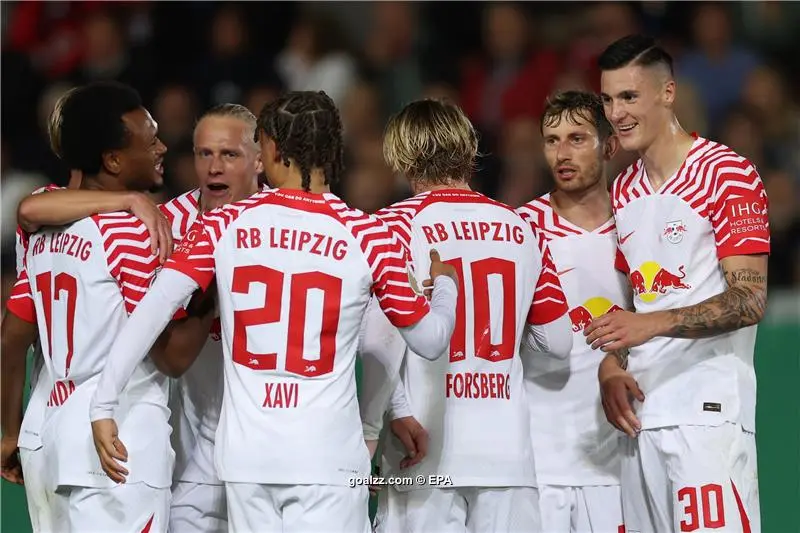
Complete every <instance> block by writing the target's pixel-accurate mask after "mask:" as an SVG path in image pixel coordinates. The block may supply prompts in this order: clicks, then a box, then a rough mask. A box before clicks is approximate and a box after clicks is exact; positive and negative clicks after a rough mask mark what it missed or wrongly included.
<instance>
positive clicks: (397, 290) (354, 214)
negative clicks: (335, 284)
mask: <svg viewBox="0 0 800 533" xmlns="http://www.w3.org/2000/svg"><path fill="white" fill-rule="evenodd" d="M265 205H279V206H282V207H287V208H291V209H296V210H298V211H302V212H311V213H315V214H322V215H326V216H329V217H331V219H333V220H336V221H337V222H339V223H340V224H342V225H344V226H345V227H346V228H347V229H348V230H349V232H350V233H351V234H352V236H353V237H354V238H355V240H356V241H357V242H358V244H359V245H360V248H361V251H362V253H363V254H364V256H365V259H366V261H367V264H368V265H369V268H370V272H371V274H372V279H373V291H374V293H375V295H376V296H377V297H378V301H379V303H380V305H381V308H382V309H383V311H384V312H385V313H386V315H387V317H388V318H389V320H390V321H391V322H392V323H393V324H394V325H395V326H396V327H407V326H410V325H413V324H415V323H416V322H418V321H419V320H420V319H421V318H422V317H423V316H424V315H425V314H426V313H427V312H428V311H429V307H428V303H427V301H426V300H425V298H424V297H422V296H420V295H417V294H416V293H415V292H414V291H413V289H412V288H411V284H410V283H409V279H408V270H407V266H408V258H409V253H408V248H407V247H406V246H404V245H403V243H402V240H401V239H400V238H398V236H397V235H395V234H394V233H392V231H391V230H390V229H389V227H388V226H387V225H386V224H385V223H383V222H382V221H380V220H379V219H378V218H376V217H374V216H370V215H367V214H365V213H363V212H361V211H358V210H356V209H352V208H350V207H348V206H347V205H346V204H345V203H344V202H342V201H341V200H340V199H339V198H337V197H336V196H335V195H333V194H325V195H311V194H306V193H302V192H294V191H292V192H290V191H278V190H270V191H262V192H259V193H256V194H255V195H253V196H251V197H250V198H248V199H246V200H243V201H241V202H237V203H235V204H231V205H229V206H226V207H223V208H221V209H216V210H214V211H211V212H210V213H207V214H205V215H204V216H203V219H202V222H203V225H202V227H200V226H199V225H196V226H195V227H193V228H192V229H191V230H190V231H189V233H188V234H187V236H186V238H185V239H184V243H183V244H182V245H181V246H180V247H179V248H178V249H177V250H176V252H175V253H174V254H173V256H172V257H171V258H170V260H169V261H168V262H167V264H166V265H165V267H166V268H172V269H174V270H178V271H179V272H183V273H184V274H186V275H187V276H189V277H191V278H192V279H194V280H195V281H196V282H197V283H198V285H200V287H202V288H203V289H205V288H206V287H208V285H209V284H210V283H211V280H212V279H213V277H214V271H215V258H214V253H215V250H216V245H217V243H218V242H219V240H220V239H221V238H222V236H223V235H224V234H225V232H226V231H227V230H228V228H229V227H230V225H231V224H232V223H233V222H234V221H235V220H236V219H237V218H238V217H239V216H241V214H242V213H243V212H244V211H246V210H248V209H253V208H256V207H260V206H265Z"/></svg>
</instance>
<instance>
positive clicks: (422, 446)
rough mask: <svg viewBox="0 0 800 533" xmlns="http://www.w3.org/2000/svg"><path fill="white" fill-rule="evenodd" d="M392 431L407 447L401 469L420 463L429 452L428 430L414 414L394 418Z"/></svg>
mask: <svg viewBox="0 0 800 533" xmlns="http://www.w3.org/2000/svg"><path fill="white" fill-rule="evenodd" d="M390 426H391V428H392V433H394V436H395V437H397V438H398V439H400V442H401V443H403V447H404V448H405V449H406V453H407V454H408V455H406V456H405V457H404V458H403V459H402V460H401V461H400V469H401V470H403V469H405V468H410V467H412V466H414V465H417V464H419V463H420V462H421V461H422V460H423V459H425V456H426V455H427V454H428V432H427V431H426V430H425V428H424V427H422V424H420V423H419V422H417V419H416V418H414V417H413V416H404V417H401V418H396V419H395V420H392V423H391V425H390Z"/></svg>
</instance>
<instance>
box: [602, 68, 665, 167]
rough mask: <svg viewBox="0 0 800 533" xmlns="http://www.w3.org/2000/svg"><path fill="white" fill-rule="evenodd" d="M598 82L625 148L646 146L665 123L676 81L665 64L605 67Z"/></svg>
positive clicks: (638, 148) (640, 150)
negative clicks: (668, 72)
mask: <svg viewBox="0 0 800 533" xmlns="http://www.w3.org/2000/svg"><path fill="white" fill-rule="evenodd" d="M600 84H601V88H602V92H601V96H602V99H603V108H604V109H605V113H606V117H608V120H609V121H610V122H611V124H612V125H613V126H614V131H615V132H616V134H617V136H618V138H619V143H620V145H621V146H622V148H623V149H624V150H627V151H637V152H642V151H644V150H646V149H647V148H648V147H649V146H650V145H651V144H653V141H654V140H655V138H656V137H657V136H658V135H659V134H660V133H661V132H662V131H664V130H665V129H666V128H667V127H668V125H669V123H670V119H671V116H672V102H673V101H674V99H675V82H674V81H673V80H672V79H671V78H670V76H669V75H668V74H667V72H666V69H665V68H662V67H661V66H659V65H654V66H649V67H641V66H638V65H629V66H625V67H622V68H619V69H616V70H607V71H603V73H602V76H601V81H600Z"/></svg>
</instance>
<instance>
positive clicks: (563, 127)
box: [542, 110, 613, 192]
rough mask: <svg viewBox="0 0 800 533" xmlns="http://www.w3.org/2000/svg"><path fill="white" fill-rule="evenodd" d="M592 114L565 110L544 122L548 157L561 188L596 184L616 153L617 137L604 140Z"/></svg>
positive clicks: (576, 189) (570, 189) (568, 189)
mask: <svg viewBox="0 0 800 533" xmlns="http://www.w3.org/2000/svg"><path fill="white" fill-rule="evenodd" d="M588 116H589V111H588V110H587V111H585V112H581V110H577V111H573V112H570V111H564V112H563V113H562V114H561V115H559V116H555V117H552V118H551V120H548V121H547V123H545V124H543V125H542V136H543V138H544V155H545V159H547V164H548V166H549V167H550V170H551V172H552V173H553V179H554V180H555V184H556V189H558V190H559V191H565V192H580V191H584V190H587V189H589V188H591V187H594V186H596V185H597V183H598V182H599V181H600V179H601V178H602V177H603V164H604V162H605V160H606V159H609V158H610V157H611V155H613V144H612V143H613V138H612V139H609V140H606V141H605V142H604V141H602V140H601V139H600V136H599V134H598V132H597V128H596V127H595V126H594V124H592V122H591V120H589V118H588Z"/></svg>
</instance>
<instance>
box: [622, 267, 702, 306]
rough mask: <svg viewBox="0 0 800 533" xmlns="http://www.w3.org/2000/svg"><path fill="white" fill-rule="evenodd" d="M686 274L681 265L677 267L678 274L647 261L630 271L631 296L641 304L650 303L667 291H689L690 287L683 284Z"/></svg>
mask: <svg viewBox="0 0 800 533" xmlns="http://www.w3.org/2000/svg"><path fill="white" fill-rule="evenodd" d="M685 277H686V272H684V270H683V265H681V266H679V267H678V273H677V274H675V273H674V272H670V271H669V270H667V269H666V268H664V267H662V266H661V265H659V264H658V263H656V262H655V261H647V262H645V263H642V265H641V266H640V267H639V268H638V269H635V270H632V271H631V274H630V280H631V286H632V287H633V294H635V295H636V297H637V298H639V299H640V300H641V301H643V302H652V301H654V300H655V299H656V298H658V297H659V296H660V295H662V294H667V292H668V291H681V290H687V289H691V288H692V286H691V285H689V284H688V283H684V282H683V278H685Z"/></svg>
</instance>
